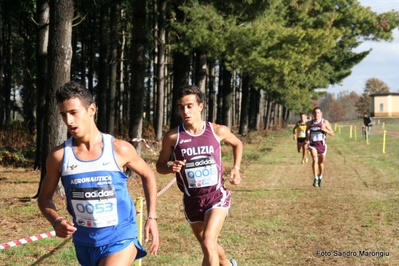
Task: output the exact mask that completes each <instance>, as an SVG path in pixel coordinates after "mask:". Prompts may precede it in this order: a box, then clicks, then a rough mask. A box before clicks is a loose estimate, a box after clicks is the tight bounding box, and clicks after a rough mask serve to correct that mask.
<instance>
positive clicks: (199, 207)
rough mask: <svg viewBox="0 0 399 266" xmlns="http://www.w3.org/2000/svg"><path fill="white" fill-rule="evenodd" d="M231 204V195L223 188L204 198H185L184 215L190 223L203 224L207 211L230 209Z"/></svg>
mask: <svg viewBox="0 0 399 266" xmlns="http://www.w3.org/2000/svg"><path fill="white" fill-rule="evenodd" d="M230 204H231V193H230V191H229V190H228V189H225V188H223V187H222V188H220V189H219V190H216V191H214V192H212V193H209V194H206V195H203V196H197V197H189V196H186V195H184V197H183V206H184V214H185V215H186V220H187V221H188V222H189V223H195V222H203V221H204V220H205V213H206V212H207V211H209V210H211V209H214V208H222V209H229V208H230Z"/></svg>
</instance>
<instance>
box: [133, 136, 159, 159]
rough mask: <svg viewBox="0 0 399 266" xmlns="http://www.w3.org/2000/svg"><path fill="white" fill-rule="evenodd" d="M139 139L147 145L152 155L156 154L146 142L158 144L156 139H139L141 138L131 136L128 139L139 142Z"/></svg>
mask: <svg viewBox="0 0 399 266" xmlns="http://www.w3.org/2000/svg"><path fill="white" fill-rule="evenodd" d="M140 141H142V142H144V145H145V146H146V147H147V149H149V150H150V151H151V152H152V153H153V154H154V155H158V154H157V153H156V152H155V151H154V150H153V149H152V148H151V147H150V145H148V142H151V143H157V144H159V143H160V142H159V141H156V140H146V139H141V138H132V139H130V142H140Z"/></svg>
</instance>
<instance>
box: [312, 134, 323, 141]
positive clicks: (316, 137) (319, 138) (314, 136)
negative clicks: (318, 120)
mask: <svg viewBox="0 0 399 266" xmlns="http://www.w3.org/2000/svg"><path fill="white" fill-rule="evenodd" d="M311 137H312V138H311V139H312V141H322V140H323V137H324V135H323V134H322V133H315V134H312V136H311Z"/></svg>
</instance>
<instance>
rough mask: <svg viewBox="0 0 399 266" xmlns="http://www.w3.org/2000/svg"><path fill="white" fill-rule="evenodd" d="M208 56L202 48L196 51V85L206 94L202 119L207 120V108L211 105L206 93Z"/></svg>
mask: <svg viewBox="0 0 399 266" xmlns="http://www.w3.org/2000/svg"><path fill="white" fill-rule="evenodd" d="M206 61H207V57H206V53H205V52H204V51H202V50H197V51H196V53H195V85H196V86H197V87H198V88H199V89H200V90H201V91H202V93H203V94H204V105H205V106H204V110H203V111H202V119H203V120H207V117H206V115H207V113H208V112H207V109H208V108H209V106H208V105H207V104H206V103H207V97H206V96H207V95H206V90H205V89H206V76H207V65H206Z"/></svg>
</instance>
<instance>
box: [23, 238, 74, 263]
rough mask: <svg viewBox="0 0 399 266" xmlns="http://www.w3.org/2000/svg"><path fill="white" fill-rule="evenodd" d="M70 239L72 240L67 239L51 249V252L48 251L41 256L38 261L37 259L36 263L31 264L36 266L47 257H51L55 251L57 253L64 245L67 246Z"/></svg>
mask: <svg viewBox="0 0 399 266" xmlns="http://www.w3.org/2000/svg"><path fill="white" fill-rule="evenodd" d="M69 241H71V240H70V239H65V240H64V241H63V242H62V243H61V244H60V245H58V246H57V247H55V248H54V249H53V250H52V251H50V252H49V253H47V254H46V255H43V256H42V257H40V258H39V259H38V260H37V261H35V262H34V263H32V264H31V265H30V266H35V265H40V263H42V262H43V261H44V260H45V259H47V258H49V257H51V256H52V255H53V254H54V253H56V252H57V251H58V250H60V249H61V248H62V247H63V246H65V245H66V244H67V243H68V242H69Z"/></svg>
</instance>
